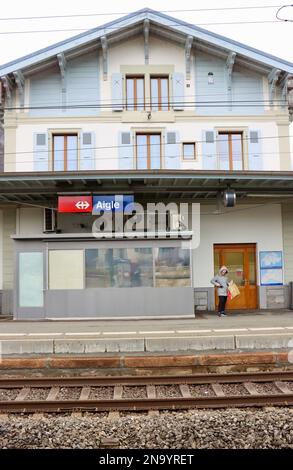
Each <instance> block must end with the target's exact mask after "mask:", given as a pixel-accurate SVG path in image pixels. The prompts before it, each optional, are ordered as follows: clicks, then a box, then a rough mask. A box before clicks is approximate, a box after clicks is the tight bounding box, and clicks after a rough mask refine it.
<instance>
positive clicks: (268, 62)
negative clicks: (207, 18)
mask: <svg viewBox="0 0 293 470" xmlns="http://www.w3.org/2000/svg"><path fill="white" fill-rule="evenodd" d="M145 19H148V20H149V21H150V23H151V24H152V23H154V24H157V25H161V26H162V27H164V28H165V29H168V30H171V31H174V32H177V33H180V34H183V35H186V36H192V37H194V38H196V39H197V40H199V41H202V42H206V43H208V44H210V45H214V46H216V47H218V48H222V49H224V50H228V51H233V52H236V53H237V54H240V55H241V56H244V57H246V58H247V59H249V60H251V61H254V62H257V63H260V64H264V65H265V66H267V67H271V68H277V69H280V70H283V71H285V72H289V73H293V63H292V62H289V61H286V60H284V59H280V58H278V57H275V56H273V55H271V54H268V53H266V52H262V51H260V50H258V49H255V48H253V47H250V46H247V45H245V44H242V43H240V42H238V41H234V40H232V39H229V38H227V37H225V36H221V35H219V34H216V33H213V32H211V31H208V30H206V29H203V28H199V27H198V26H195V25H192V24H189V23H186V22H185V21H182V20H179V19H177V18H174V17H172V16H169V15H166V14H164V13H160V12H157V11H155V10H152V9H149V8H144V9H142V10H139V11H136V12H133V13H131V14H129V15H126V16H123V17H121V18H119V19H116V20H114V21H111V22H109V23H106V24H104V25H102V26H98V27H97V28H93V29H90V30H88V31H86V32H84V33H81V34H78V35H76V36H73V37H71V38H69V39H65V40H64V41H61V42H58V43H56V44H53V45H51V46H48V47H46V48H44V49H40V50H38V51H36V52H33V53H31V54H28V55H26V56H23V57H20V58H19V59H16V60H13V61H11V62H8V63H6V64H3V65H2V66H0V76H3V75H7V74H9V73H11V72H14V71H17V70H21V69H25V68H27V67H30V66H32V65H34V64H37V63H39V62H42V61H45V60H48V59H50V58H51V57H54V56H56V55H57V54H59V53H62V52H63V53H64V52H67V51H70V50H73V49H75V48H78V47H81V46H83V45H86V44H89V43H91V42H93V41H96V40H97V39H99V38H101V37H103V36H109V35H114V34H117V32H119V31H121V30H123V29H124V28H131V27H132V26H135V25H137V24H139V23H142V22H143V21H144V20H145Z"/></svg>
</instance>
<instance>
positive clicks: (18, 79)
mask: <svg viewBox="0 0 293 470" xmlns="http://www.w3.org/2000/svg"><path fill="white" fill-rule="evenodd" d="M13 75H14V79H15V83H16V85H17V88H18V93H19V104H20V107H21V108H23V107H24V83H25V79H24V76H23V73H22V72H21V71H20V70H18V71H17V72H13Z"/></svg>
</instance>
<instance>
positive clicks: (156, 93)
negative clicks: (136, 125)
mask: <svg viewBox="0 0 293 470" xmlns="http://www.w3.org/2000/svg"><path fill="white" fill-rule="evenodd" d="M151 105H152V110H153V111H169V109H170V108H169V78H168V77H151Z"/></svg>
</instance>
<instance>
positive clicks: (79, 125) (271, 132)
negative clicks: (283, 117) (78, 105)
mask: <svg viewBox="0 0 293 470" xmlns="http://www.w3.org/2000/svg"><path fill="white" fill-rule="evenodd" d="M235 126H237V127H238V128H239V127H241V128H243V129H246V130H248V129H253V130H256V129H259V130H260V131H261V135H262V137H268V136H277V135H278V130H277V126H276V124H275V123H274V122H264V123H260V122H257V121H255V122H254V121H251V122H249V124H248V122H247V121H246V120H241V118H237V119H236V118H231V120H225V121H224V122H223V121H222V120H221V118H220V117H219V119H216V120H212V121H211V122H207V121H206V120H202V121H201V120H197V122H170V123H158V122H157V123H150V122H140V123H116V122H105V123H97V122H96V121H95V119H93V121H92V122H88V121H87V122H83V121H82V120H80V121H78V122H74V124H73V123H72V122H66V121H65V120H62V119H60V121H56V123H54V126H52V124H46V123H43V124H22V125H21V124H20V125H19V126H18V128H17V130H16V159H17V162H16V171H33V169H34V164H33V157H34V154H33V135H34V133H35V132H40V133H43V132H48V130H49V129H52V128H54V129H55V130H57V129H62V130H65V129H70V130H71V131H72V130H76V131H77V132H78V131H81V130H82V131H83V132H95V134H96V145H95V146H96V147H100V148H97V149H96V169H97V170H112V169H113V170H116V169H118V168H119V164H118V149H117V145H118V135H119V132H121V131H122V132H128V131H132V132H133V133H134V131H135V130H136V131H137V130H138V129H139V128H142V129H144V130H145V129H149V130H150V131H151V129H152V128H155V129H156V130H158V129H162V130H163V131H167V130H168V131H173V130H174V131H178V132H179V139H180V141H181V142H184V141H186V142H193V141H194V142H196V143H197V159H196V161H192V162H188V161H181V168H182V169H183V170H187V169H194V170H196V169H202V154H203V145H202V139H203V133H202V132H203V130H209V129H212V128H217V127H221V128H222V129H223V128H224V129H227V130H229V129H235ZM163 133H164V132H163ZM246 143H247V141H246V140H244V154H246V157H247V148H246V147H247V146H246ZM261 146H262V147H261V148H262V153H263V165H264V168H263V169H264V170H271V171H276V170H280V158H279V153H278V152H279V144H278V139H277V138H276V139H263V140H261ZM101 147H102V148H101ZM24 152H25V153H24Z"/></svg>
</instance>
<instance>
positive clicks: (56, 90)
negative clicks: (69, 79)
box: [29, 71, 62, 116]
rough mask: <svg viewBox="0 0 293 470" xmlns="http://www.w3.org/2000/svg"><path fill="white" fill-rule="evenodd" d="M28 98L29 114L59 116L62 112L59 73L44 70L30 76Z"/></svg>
mask: <svg viewBox="0 0 293 470" xmlns="http://www.w3.org/2000/svg"><path fill="white" fill-rule="evenodd" d="M29 98H30V107H31V109H30V115H31V116H60V115H61V114H62V110H61V104H62V101H61V77H60V73H58V71H51V72H44V73H41V74H38V75H36V76H35V77H34V78H31V80H30V94H29ZM54 107H55V108H54ZM38 108H39V109H38Z"/></svg>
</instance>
